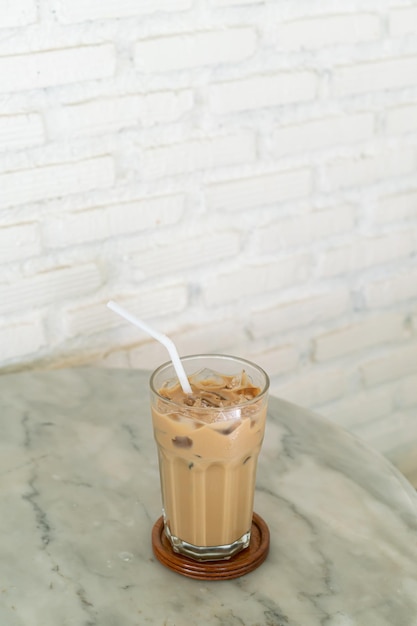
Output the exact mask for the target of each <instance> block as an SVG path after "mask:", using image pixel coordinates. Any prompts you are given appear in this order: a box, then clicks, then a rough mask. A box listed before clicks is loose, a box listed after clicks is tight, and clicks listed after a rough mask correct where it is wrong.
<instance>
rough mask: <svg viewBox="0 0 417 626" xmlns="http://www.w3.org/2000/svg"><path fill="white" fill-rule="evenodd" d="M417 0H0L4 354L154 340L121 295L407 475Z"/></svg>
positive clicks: (108, 357) (143, 361)
mask: <svg viewBox="0 0 417 626" xmlns="http://www.w3.org/2000/svg"><path fill="white" fill-rule="evenodd" d="M416 16H417V0H382V1H381V2H377V1H376V0H363V1H362V2H360V3H359V2H356V3H353V4H352V3H347V4H346V3H345V4H344V3H343V2H329V1H327V0H322V1H318V0H317V1H314V2H311V1H310V2H308V1H304V2H271V1H270V2H267V1H266V0H152V1H151V0H88V1H85V0H13V1H11V0H4V1H3V2H0V32H1V34H2V37H0V344H1V348H2V349H1V351H0V372H3V371H4V372H6V371H10V370H20V369H25V368H31V367H32V368H35V367H36V368H39V367H45V366H47V367H53V366H63V365H64V364H71V365H76V364H78V363H80V364H81V363H83V364H88V363H91V364H94V365H95V366H103V367H134V368H139V369H148V368H150V367H153V366H155V365H157V364H158V363H160V361H161V360H165V359H166V358H167V355H166V351H164V349H163V348H162V347H161V346H160V345H159V344H158V343H157V342H154V341H150V339H149V337H147V336H144V335H143V334H142V333H140V332H138V330H137V329H135V328H134V327H132V326H131V325H129V324H126V323H125V322H123V320H122V319H121V318H118V317H117V316H116V315H115V314H114V313H112V312H111V311H109V310H108V309H107V307H106V306H105V305H106V302H107V301H108V300H109V299H114V300H120V302H121V303H122V304H124V305H125V306H126V308H128V309H131V310H132V311H133V312H134V313H136V314H137V315H138V316H139V317H141V318H143V319H145V320H148V321H149V323H150V324H153V325H154V326H156V327H158V328H160V329H161V331H162V332H165V333H167V334H168V335H170V336H172V337H173V338H174V339H175V342H176V343H177V345H178V348H179V351H180V353H181V354H186V353H196V352H201V351H215V352H221V353H236V354H240V355H242V356H244V357H246V358H249V359H253V360H255V361H257V362H259V363H260V364H261V365H263V366H264V367H265V368H266V369H267V371H268V372H269V374H270V377H271V389H272V392H273V393H275V394H278V395H280V396H282V397H284V398H287V399H289V400H291V401H294V402H296V403H299V404H301V405H305V406H306V407H310V408H314V409H317V410H319V411H322V410H323V412H325V413H326V415H328V417H329V418H330V419H331V420H332V421H334V422H335V423H338V424H341V425H342V426H344V427H347V428H349V429H350V430H352V431H353V432H355V433H357V434H359V435H360V436H363V437H364V438H365V439H367V441H368V442H369V443H371V444H373V445H375V446H376V447H379V448H380V449H381V450H384V451H385V452H386V453H387V454H388V453H389V454H390V455H391V457H390V458H392V459H394V461H395V462H396V463H397V464H398V465H399V466H400V467H401V468H404V471H407V472H408V473H409V475H412V476H414V477H415V479H416V481H417V460H415V443H413V441H412V439H411V438H410V441H409V442H408V441H407V440H405V439H404V437H403V435H402V434H401V428H400V427H399V426H398V425H396V424H394V423H393V420H395V419H397V418H398V419H399V424H404V425H406V426H410V424H411V418H410V415H413V414H414V415H415V412H416V410H417V397H416V392H415V386H416V379H415V377H416V363H417V355H416V342H417V271H416V255H417V183H416V168H417V91H416V89H417V44H416V39H415V31H416V27H415V24H416ZM415 433H416V440H417V429H416V430H415ZM388 443H390V445H391V449H390V450H388V447H389V446H388ZM413 445H414V448H413ZM413 458H414V461H413ZM416 485H417V483H416Z"/></svg>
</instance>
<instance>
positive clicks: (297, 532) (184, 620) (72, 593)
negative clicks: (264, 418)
mask: <svg viewBox="0 0 417 626" xmlns="http://www.w3.org/2000/svg"><path fill="white" fill-rule="evenodd" d="M148 378H149V374H148V373H147V372H140V371H131V370H130V371H127V370H99V369H93V368H91V369H89V368H81V369H72V370H60V371H44V372H27V373H22V374H11V375H4V376H0V428H1V431H0V432H1V438H0V528H1V533H0V624H1V626H142V625H147V624H157V625H165V626H188V625H194V624H199V625H213V626H214V625H216V626H238V625H239V626H240V625H242V624H243V625H248V626H316V625H317V626H318V625H321V626H353V625H355V626H356V625H357V626H385V625H386V626H416V625H417V494H416V492H415V490H414V489H413V488H412V486H411V485H410V484H409V483H408V482H407V481H406V479H405V478H404V477H403V476H402V475H401V474H400V473H399V472H398V471H397V470H396V469H394V467H392V466H391V465H390V464H389V462H388V461H386V460H385V459H384V458H383V457H381V456H379V455H378V454H377V453H376V452H373V451H372V450H371V449H370V448H369V447H367V446H366V445H365V444H364V443H362V442H361V441H360V440H358V439H356V438H354V437H352V436H351V435H349V434H348V433H346V432H344V431H342V430H341V429H339V428H338V427H336V426H334V425H333V424H332V423H330V422H328V421H326V420H324V419H322V418H320V417H319V416H317V415H315V414H313V413H310V412H308V411H306V410H304V409H301V408H299V407H297V406H295V405H292V404H288V403H287V402H284V401H282V400H278V399H275V398H271V401H270V410H269V418H268V419H269V421H268V427H267V434H266V438H265V442H264V446H263V450H262V453H261V457H260V461H259V471H258V482H257V493H256V506H255V510H256V511H257V512H258V513H259V514H260V515H261V516H262V517H263V518H264V519H265V520H266V521H267V522H268V525H269V528H270V531H271V548H270V553H269V556H268V558H267V560H266V561H265V563H264V564H263V565H261V567H260V568H259V569H257V570H256V571H254V572H252V573H250V574H248V575H246V576H244V577H242V578H238V579H235V580H233V581H222V582H205V581H198V580H193V579H189V578H185V577H183V576H181V575H179V574H176V573H174V572H171V571H170V570H168V569H166V568H165V567H164V566H163V565H161V564H160V563H159V562H158V561H157V560H156V559H155V557H154V556H153V553H152V548H151V529H152V526H153V523H154V521H155V520H156V519H157V518H158V517H159V515H160V512H161V511H160V509H161V504H160V492H159V474H158V467H157V456H156V450H155V445H154V442H153V435H152V428H151V420H150V416H149V409H148V391H147V384H148Z"/></svg>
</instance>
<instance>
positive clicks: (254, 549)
mask: <svg viewBox="0 0 417 626" xmlns="http://www.w3.org/2000/svg"><path fill="white" fill-rule="evenodd" d="M152 548H153V552H154V554H155V556H156V558H157V559H158V561H160V562H161V563H162V565H165V567H168V568H169V569H171V570H173V571H174V572H177V573H178V574H182V575H183V576H188V577H189V578H197V579H198V580H230V579H232V578H239V577H240V576H244V575H245V574H249V572H252V571H253V570H254V569H256V568H257V567H259V566H260V565H261V564H262V563H263V562H264V561H265V559H266V557H267V555H268V551H269V529H268V526H267V525H266V522H265V521H264V520H263V519H262V517H260V516H259V515H257V514H256V513H254V514H253V519H252V530H251V540H250V544H249V547H247V548H245V549H244V550H242V551H241V552H239V553H238V554H236V555H235V556H232V557H231V558H230V559H228V560H223V561H194V560H193V559H190V558H188V557H186V556H183V555H181V554H177V553H176V552H174V551H173V549H172V547H171V544H170V543H169V540H168V538H167V536H166V535H165V532H164V520H163V518H162V516H161V517H160V518H159V519H158V520H157V521H156V522H155V524H154V527H153V529H152Z"/></svg>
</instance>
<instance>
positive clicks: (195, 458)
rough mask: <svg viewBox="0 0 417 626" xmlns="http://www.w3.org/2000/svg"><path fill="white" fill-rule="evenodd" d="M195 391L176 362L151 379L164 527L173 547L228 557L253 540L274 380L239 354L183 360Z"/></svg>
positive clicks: (209, 557) (192, 553) (204, 557)
mask: <svg viewBox="0 0 417 626" xmlns="http://www.w3.org/2000/svg"><path fill="white" fill-rule="evenodd" d="M182 363H183V365H184V368H185V370H186V372H187V376H188V380H189V382H190V384H191V388H192V393H191V394H185V393H184V392H183V391H182V389H181V386H180V385H179V382H178V379H177V378H176V376H175V372H174V370H173V367H172V364H171V363H167V364H165V365H163V366H161V367H160V368H158V369H157V370H156V371H155V372H154V373H153V375H152V378H151V394H152V417H153V426H154V434H155V439H156V442H157V447H158V455H159V468H160V477H161V489H162V501H163V513H164V525H165V532H166V534H167V536H168V538H169V540H170V542H171V545H172V547H173V549H174V550H175V551H176V552H179V553H182V554H185V555H187V556H190V557H192V558H195V559H198V560H216V559H224V558H230V557H231V556H232V555H233V554H235V553H237V552H239V551H240V550H242V549H244V548H245V547H247V546H248V545H249V542H250V530H251V525H252V515H253V498H254V490H255V479H256V466H257V459H258V454H259V451H260V448H261V445H262V440H263V436H264V428H265V420H266V411H267V394H268V385H269V380H268V376H267V375H266V373H265V372H264V371H263V370H262V369H261V368H259V367H257V366H256V365H254V364H252V363H250V362H248V361H245V360H243V359H238V358H235V357H227V356H216V355H202V356H192V357H186V358H184V359H182Z"/></svg>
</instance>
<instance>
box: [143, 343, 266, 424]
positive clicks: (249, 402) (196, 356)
mask: <svg viewBox="0 0 417 626" xmlns="http://www.w3.org/2000/svg"><path fill="white" fill-rule="evenodd" d="M205 357H210V358H216V359H221V360H225V361H236V362H238V363H242V364H243V365H244V364H245V363H246V364H247V365H250V366H251V367H252V368H254V369H256V370H258V372H260V373H261V374H262V375H263V376H264V378H265V384H264V385H263V387H262V388H261V391H260V393H259V394H258V395H257V396H255V397H254V398H252V399H251V400H245V402H239V403H238V404H233V405H231V406H225V407H215V406H208V407H188V406H187V405H185V404H181V403H180V402H175V401H174V400H170V399H169V398H167V397H166V396H163V395H161V394H160V393H159V392H158V390H157V389H156V387H155V385H154V380H155V378H156V376H157V375H158V374H159V373H160V372H161V371H162V370H163V369H166V368H168V367H172V369H173V373H174V376H175V378H177V375H176V372H175V369H174V366H173V364H172V361H165V362H164V363H162V364H161V365H159V366H158V367H157V368H156V369H155V370H154V371H153V372H152V374H151V376H150V379H149V386H150V388H151V391H152V393H154V394H155V395H156V396H157V397H158V398H159V399H160V400H163V401H165V402H168V403H170V404H172V405H173V406H178V407H181V409H183V410H184V409H185V410H187V409H193V411H203V412H204V413H206V412H207V411H210V412H211V411H216V412H218V411H219V409H221V410H223V411H227V410H232V409H238V408H241V407H247V406H251V405H252V404H255V403H256V402H259V400H261V399H262V398H263V397H265V396H266V394H267V393H268V391H269V386H270V379H269V376H268V374H267V373H266V371H265V370H264V369H263V368H262V367H261V366H260V365H257V364H256V363H254V362H253V361H249V360H248V359H244V358H242V357H240V356H234V355H232V354H214V353H204V354H188V355H186V356H183V357H181V362H183V361H192V360H197V359H199V358H205ZM219 373H220V374H221V373H222V372H219ZM177 380H178V378H177ZM179 382H180V381H179V380H178V383H179Z"/></svg>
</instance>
